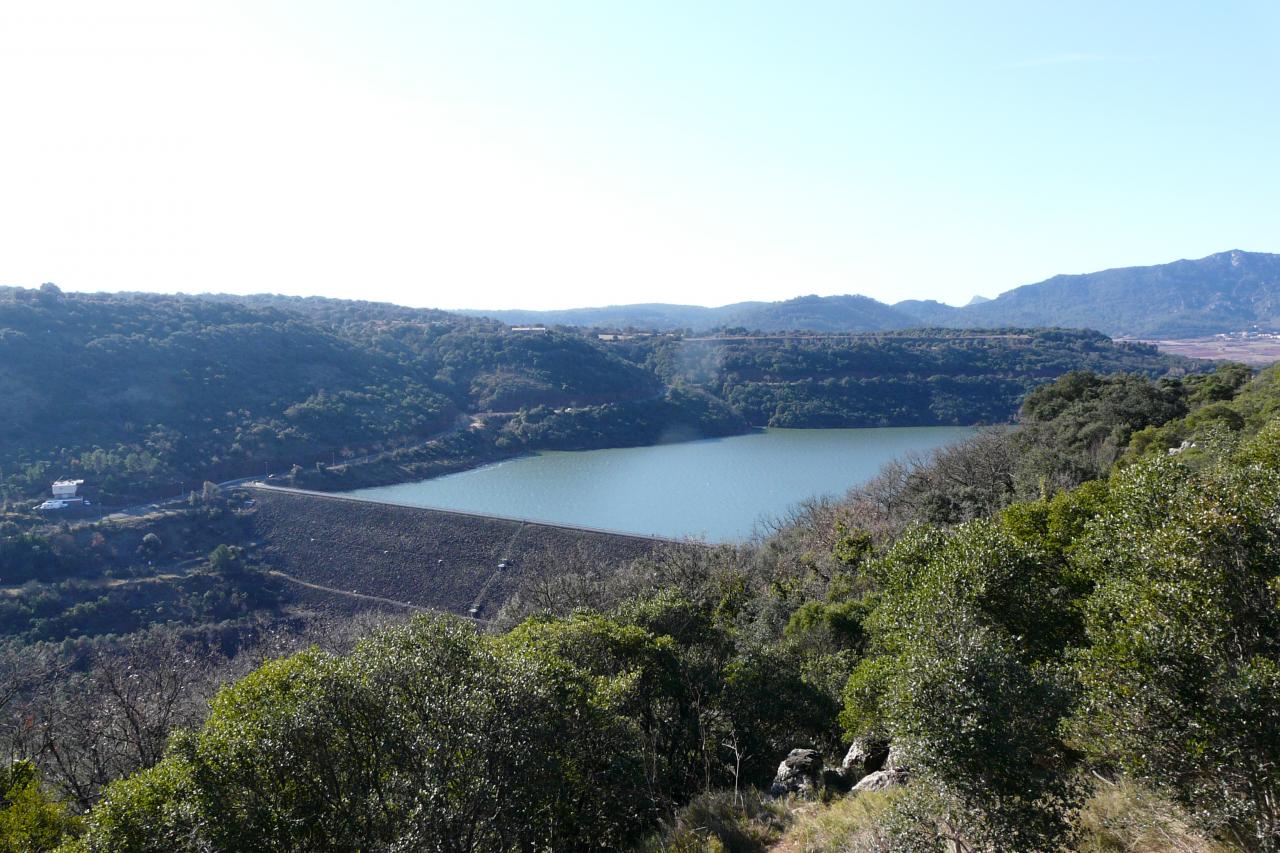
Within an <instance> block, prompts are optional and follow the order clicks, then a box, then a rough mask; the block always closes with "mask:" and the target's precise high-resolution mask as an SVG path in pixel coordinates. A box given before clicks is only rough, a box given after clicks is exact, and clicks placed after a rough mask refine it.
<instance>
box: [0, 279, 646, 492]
mask: <svg viewBox="0 0 1280 853" xmlns="http://www.w3.org/2000/svg"><path fill="white" fill-rule="evenodd" d="M280 301H281V302H284V300H280ZM255 302H258V300H221V301H214V300H210V299H201V298H192V297H171V296H143V295H122V296H113V295H80V294H62V293H61V292H59V291H58V290H57V288H54V287H52V286H48V285H46V286H45V287H44V288H41V289H40V290H38V291H36V290H23V289H6V290H0V394H2V395H3V396H4V398H5V401H6V405H5V406H4V407H3V409H0V485H3V486H5V487H7V491H8V494H9V495H10V496H20V495H24V494H29V493H31V492H32V491H33V490H40V489H43V488H44V487H46V486H47V480H48V479H49V478H50V477H53V476H63V475H76V476H83V477H86V478H88V479H91V480H92V481H93V483H94V485H95V487H96V489H97V490H98V491H99V493H100V495H101V496H102V497H103V498H104V499H106V500H108V501H110V500H112V499H116V498H128V497H137V496H158V495H173V494H175V493H179V494H180V493H182V492H183V491H185V490H190V489H197V490H198V489H199V487H200V483H201V482H202V481H203V480H206V479H213V480H221V479H227V478H231V477H239V476H245V475H247V474H253V473H258V472H261V471H263V470H264V468H269V469H276V470H278V469H279V468H280V467H282V466H287V465H289V464H293V463H301V464H304V465H305V464H311V463H312V462H313V461H316V460H320V459H323V460H325V461H331V460H333V459H334V458H336V457H338V456H349V455H352V454H353V453H355V452H358V451H363V450H368V449H373V448H377V447H379V446H383V445H385V444H387V443H393V444H394V443H396V442H404V441H413V440H421V439H423V438H426V437H428V436H430V435H432V434H435V433H438V432H441V431H443V430H447V429H450V428H451V427H452V426H453V424H454V423H455V420H456V418H457V416H458V414H459V413H461V412H474V411H484V410H490V409H507V410H514V409H517V408H520V407H522V406H535V405H542V404H546V405H555V406H564V405H571V404H574V403H586V402H594V401H600V400H619V399H630V398H632V397H637V396H646V395H652V394H654V393H657V392H658V391H659V390H660V386H659V384H658V383H657V382H656V381H655V380H654V379H653V378H652V377H651V376H650V375H649V374H648V373H646V372H645V371H643V370H641V369H640V368H638V367H636V366H634V365H630V364H627V363H625V362H623V361H622V360H620V359H618V358H616V357H614V356H612V355H610V354H609V353H607V352H605V351H604V350H603V349H602V348H601V347H599V346H596V345H594V344H593V343H592V342H590V341H588V340H586V339H584V338H582V337H580V336H574V335H561V334H554V333H552V334H546V335H539V336H536V337H530V336H518V335H513V334H511V333H510V332H509V331H507V330H506V328H505V327H503V326H500V325H497V324H495V323H491V322H484V321H477V320H471V319H468V318H460V317H454V316H450V315H444V314H438V313H437V314H434V315H432V316H431V319H430V321H429V322H422V321H421V320H419V321H417V322H407V321H400V320H398V319H383V318H384V317H385V315H386V312H387V311H389V310H392V309H394V306H380V307H379V311H378V312H376V313H374V314H373V316H374V317H375V318H377V319H369V316H370V314H369V312H368V311H366V309H367V307H368V306H367V305H365V304H364V303H341V302H335V301H328V302H324V303H315V302H309V301H306V300H303V301H301V302H300V303H298V304H295V303H289V308H290V310H288V311H285V310H280V309H279V308H276V307H266V306H262V307H260V306H259V305H257V304H255ZM319 308H323V309H326V310H327V311H328V312H331V313H330V314H326V313H324V311H318V310H316V309H319ZM415 316H418V317H421V312H418V314H416V315H415ZM335 319H337V320H341V321H343V322H342V323H341V324H339V323H336V322H334V320H335Z"/></svg>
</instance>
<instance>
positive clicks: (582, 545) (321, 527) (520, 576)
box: [251, 487, 678, 618]
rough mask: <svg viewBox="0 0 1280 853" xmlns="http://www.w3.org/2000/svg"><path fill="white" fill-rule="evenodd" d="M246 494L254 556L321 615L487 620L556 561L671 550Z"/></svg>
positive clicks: (287, 495)
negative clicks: (368, 612) (354, 612)
mask: <svg viewBox="0 0 1280 853" xmlns="http://www.w3.org/2000/svg"><path fill="white" fill-rule="evenodd" d="M251 494H252V497H253V499H254V502H255V505H256V512H254V513H253V519H254V520H253V524H254V536H255V541H256V545H257V548H258V549H259V550H260V551H261V553H262V556H263V557H265V558H266V560H267V562H268V563H269V564H270V565H271V566H272V567H273V568H275V569H276V570H278V573H279V574H281V575H282V576H283V577H284V578H285V579H286V580H287V581H291V582H293V583H294V585H295V587H297V588H296V589H295V592H296V593H298V594H299V595H301V596H303V597H311V598H314V599H315V600H316V601H317V603H320V602H322V601H323V602H324V606H326V607H331V606H333V605H334V604H335V603H339V604H341V605H342V606H344V608H350V607H359V606H361V605H362V604H363V605H365V606H370V607H378V608H386V607H393V608H394V607H404V608H409V609H418V608H422V609H435V610H447V611H450V612H452V613H456V614H458V615H462V616H476V617H480V618H486V617H491V616H493V615H494V614H495V613H496V612H497V610H498V608H499V607H501V605H502V603H503V602H504V601H506V600H507V598H508V597H510V596H511V594H512V593H514V592H516V591H517V590H518V589H519V588H520V586H521V583H522V582H523V581H524V579H525V578H527V577H528V576H529V573H530V572H534V571H545V570H546V569H545V567H546V566H547V565H550V564H553V563H554V559H553V558H554V556H555V555H557V554H570V553H577V554H583V553H585V554H589V555H591V558H592V559H593V561H594V562H598V564H599V565H600V567H601V568H607V567H608V566H622V565H625V564H627V563H629V562H630V561H632V560H634V559H636V558H639V557H643V556H647V555H650V554H653V553H654V552H655V551H657V550H660V549H664V548H669V547H672V546H675V545H678V543H673V542H670V541H668V540H662V539H653V538H648V537H643V536H629V535H625V534H618V533H609V532H605V531H598V530H589V529H583V528H575V527H565V526H559V525H552V524H541V523H538V522H531V521H520V520H515V519H507V518H497V517H492V516H482V515H471V514H467V513H457V512H449V511H445V510H435V509H423V508H419V507H408V506H398V505H395V504H384V503H375V502H372V501H364V500H356V499H353V498H345V497H340V496H335V495H325V494H321V493H316V492H302V491H295V490H288V489H278V488H272V487H251ZM343 598H345V599H347V600H346V601H335V599H343Z"/></svg>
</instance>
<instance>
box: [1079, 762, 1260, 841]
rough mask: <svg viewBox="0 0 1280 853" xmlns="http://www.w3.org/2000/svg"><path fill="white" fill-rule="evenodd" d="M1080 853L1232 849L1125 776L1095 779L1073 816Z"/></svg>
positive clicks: (1166, 801) (1164, 800)
mask: <svg viewBox="0 0 1280 853" xmlns="http://www.w3.org/2000/svg"><path fill="white" fill-rule="evenodd" d="M1076 826H1077V827H1078V829H1079V830H1080V836H1079V841H1078V844H1077V849H1078V850H1079V851H1080V853H1165V851H1180V853H1231V851H1235V850H1236V848H1235V847H1233V846H1228V845H1224V844H1220V843H1216V842H1213V841H1211V840H1209V839H1208V838H1206V837H1205V836H1204V835H1203V834H1202V833H1200V832H1198V831H1197V830H1196V829H1195V828H1194V827H1193V826H1192V824H1191V822H1190V821H1189V820H1188V819H1187V817H1186V815H1185V814H1184V813H1183V811H1182V810H1181V809H1180V808H1178V806H1176V805H1175V804H1173V803H1171V802H1169V801H1168V800H1166V799H1164V798H1163V797H1160V796H1158V795H1156V794H1153V793H1152V792H1151V791H1149V790H1147V789H1146V788H1144V787H1142V786H1140V785H1138V784H1137V783H1135V782H1132V781H1129V780H1127V779H1121V780H1119V781H1117V782H1104V781H1099V782H1098V783H1097V784H1096V785H1095V786H1094V790H1093V794H1092V795H1091V796H1090V797H1089V799H1088V800H1087V801H1086V802H1085V804H1084V807H1083V808H1082V809H1081V810H1080V814H1079V816H1078V817H1077V819H1076Z"/></svg>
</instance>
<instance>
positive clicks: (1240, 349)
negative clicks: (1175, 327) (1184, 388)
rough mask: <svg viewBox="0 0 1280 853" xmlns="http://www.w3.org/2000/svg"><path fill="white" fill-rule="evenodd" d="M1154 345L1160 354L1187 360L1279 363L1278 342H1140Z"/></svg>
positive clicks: (1213, 340)
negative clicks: (1186, 358) (1164, 353)
mask: <svg viewBox="0 0 1280 853" xmlns="http://www.w3.org/2000/svg"><path fill="white" fill-rule="evenodd" d="M1141 343H1147V344H1155V346H1156V347H1158V348H1159V349H1160V351H1161V352H1167V353H1169V354H1170V355H1182V356H1186V357H1188V358H1214V359H1226V360H1228V361H1239V362H1243V363H1244V364H1252V365H1257V366H1263V365H1267V364H1274V363H1275V362H1277V361H1280V340H1271V339H1266V340H1256V339H1255V340H1222V339H1220V338H1189V339H1187V340H1168V341H1150V340H1148V341H1142V342H1141Z"/></svg>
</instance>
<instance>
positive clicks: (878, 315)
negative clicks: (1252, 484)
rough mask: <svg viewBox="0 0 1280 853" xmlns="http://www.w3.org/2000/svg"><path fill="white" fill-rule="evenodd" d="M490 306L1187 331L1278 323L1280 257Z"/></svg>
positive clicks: (648, 324)
mask: <svg viewBox="0 0 1280 853" xmlns="http://www.w3.org/2000/svg"><path fill="white" fill-rule="evenodd" d="M473 313H476V314H479V313H482V312H473ZM483 313H486V314H487V316H491V317H497V318H501V319H503V320H506V321H508V322H512V323H563V324H566V325H577V326H608V327H612V328H628V327H633V328H639V329H694V330H699V331H705V330H709V329H714V328H721V327H726V326H743V327H746V328H750V329H763V330H766V331H773V332H777V331H787V330H794V329H806V330H810V331H819V332H871V331H883V330H891V329H910V328H915V327H920V326H944V327H950V328H961V329H982V328H998V327H1002V326H1024V327H1025V326H1060V327H1067V328H1088V329H1099V330H1101V331H1103V332H1106V333H1107V334H1109V335H1124V336H1129V337H1146V338H1190V337H1203V336H1208V335H1214V334H1218V333H1223V332H1237V331H1245V330H1251V329H1262V330H1267V331H1280V256H1278V255H1270V254H1264V253H1261V252H1239V251H1235V252H1220V253H1218V254H1215V255H1210V256H1208V257H1206V258H1200V259H1198V260H1194V261H1188V260H1184V261H1175V262H1173V263H1168V264H1158V265H1156V266H1149V267H1124V268H1120V269H1112V270H1103V271H1101V272H1094V273H1088V274H1085V275H1060V276H1055V277H1053V278H1051V279H1048V280H1047V281H1042V282H1039V283H1037V284H1028V285H1025V286H1023V287H1018V288H1015V289H1013V290H1010V291H1007V292H1005V293H1002V294H1000V296H998V297H996V298H995V299H990V300H985V301H975V302H973V303H970V304H969V305H966V306H963V307H960V308H955V307H952V306H950V305H944V304H942V303H940V302H933V301H920V300H907V301H903V302H898V303H895V304H893V305H885V304H884V303H881V302H877V301H876V300H874V299H869V298H867V297H865V296H827V297H818V296H802V297H799V298H797V299H789V300H787V301H785V302H742V303H737V304H734V305H725V306H723V307H720V308H701V307H697V306H692V305H615V306H611V307H608V308H577V309H571V310H567V311H490V312H483Z"/></svg>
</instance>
